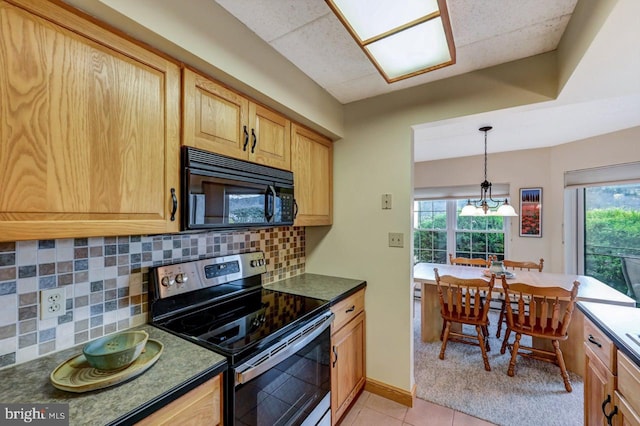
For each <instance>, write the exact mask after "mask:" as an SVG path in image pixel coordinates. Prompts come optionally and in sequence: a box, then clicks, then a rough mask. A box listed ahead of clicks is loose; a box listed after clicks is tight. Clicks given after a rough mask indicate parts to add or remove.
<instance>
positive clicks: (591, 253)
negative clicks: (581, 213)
mask: <svg viewBox="0 0 640 426" xmlns="http://www.w3.org/2000/svg"><path fill="white" fill-rule="evenodd" d="M623 256H640V211H629V210H622V209H620V208H609V209H594V210H587V211H586V213H585V274H586V275H590V276H592V277H594V278H597V279H598V280H600V281H602V282H604V283H607V284H609V285H610V286H611V287H613V288H615V289H617V290H619V291H621V292H622V293H625V294H626V293H627V285H626V283H625V280H624V276H623V274H622V260H621V257H623Z"/></svg>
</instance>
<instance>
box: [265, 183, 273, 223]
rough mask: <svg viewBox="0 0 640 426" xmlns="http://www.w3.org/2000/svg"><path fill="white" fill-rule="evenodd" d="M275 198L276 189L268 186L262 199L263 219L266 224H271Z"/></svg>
mask: <svg viewBox="0 0 640 426" xmlns="http://www.w3.org/2000/svg"><path fill="white" fill-rule="evenodd" d="M275 198H276V189H275V188H274V187H273V186H272V185H269V186H268V187H267V191H266V193H265V197H264V217H265V219H267V222H271V219H273V214H274V212H273V210H274V204H275Z"/></svg>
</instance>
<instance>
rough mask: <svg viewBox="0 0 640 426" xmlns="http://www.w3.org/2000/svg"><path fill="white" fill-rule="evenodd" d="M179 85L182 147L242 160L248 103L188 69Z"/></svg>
mask: <svg viewBox="0 0 640 426" xmlns="http://www.w3.org/2000/svg"><path fill="white" fill-rule="evenodd" d="M182 84H183V89H182V90H183V139H182V142H183V144H184V145H187V146H192V147H195V148H200V149H203V150H205V151H211V152H216V153H218V154H222V155H226V156H229V157H234V158H240V159H246V158H247V147H248V146H249V131H250V129H249V127H248V125H247V120H248V117H249V101H248V100H247V99H246V98H244V97H243V96H241V95H239V94H238V93H236V92H233V91H231V90H229V89H227V88H225V87H223V86H220V85H219V84H216V83H214V82H213V81H211V80H209V79H208V78H206V77H203V76H201V75H199V74H196V73H195V72H193V71H191V70H189V69H184V71H183V80H182Z"/></svg>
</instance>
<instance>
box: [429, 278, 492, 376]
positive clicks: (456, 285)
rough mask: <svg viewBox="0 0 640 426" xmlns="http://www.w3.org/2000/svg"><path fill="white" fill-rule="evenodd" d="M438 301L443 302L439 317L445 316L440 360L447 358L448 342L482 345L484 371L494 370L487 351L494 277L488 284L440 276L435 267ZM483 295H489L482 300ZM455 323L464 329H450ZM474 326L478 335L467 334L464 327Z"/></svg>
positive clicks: (485, 281)
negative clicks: (445, 356) (465, 325)
mask: <svg viewBox="0 0 640 426" xmlns="http://www.w3.org/2000/svg"><path fill="white" fill-rule="evenodd" d="M434 271H435V276H436V285H437V288H438V298H439V300H440V315H441V316H442V321H443V324H442V333H441V339H442V347H441V348H440V359H444V353H445V351H446V350H447V343H448V342H449V341H452V342H459V343H465V344H469V345H476V346H480V351H481V352H482V359H483V360H484V369H485V370H487V371H491V366H490V365H489V358H488V357H487V351H489V350H491V348H490V347H489V330H488V326H489V317H488V314H489V304H490V302H491V291H492V290H493V285H494V282H495V276H492V277H491V279H490V280H489V281H487V280H484V279H482V278H473V279H464V278H458V277H454V276H451V275H443V276H440V275H439V274H438V268H434ZM481 293H484V294H486V296H484V297H482V296H481ZM452 323H459V324H461V330H460V332H458V331H453V330H451V324H452ZM464 324H468V325H471V326H474V327H475V329H476V335H472V334H465V333H464V330H463V329H462V325H464Z"/></svg>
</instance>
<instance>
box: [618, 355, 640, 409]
mask: <svg viewBox="0 0 640 426" xmlns="http://www.w3.org/2000/svg"><path fill="white" fill-rule="evenodd" d="M618 391H619V392H620V394H621V395H622V396H623V397H624V398H625V399H626V401H627V402H628V403H629V405H630V406H631V408H632V409H633V411H635V412H636V413H640V398H638V395H640V368H639V367H638V366H637V365H636V364H635V363H634V362H633V361H631V360H630V359H629V358H628V357H627V356H626V355H625V354H623V353H622V352H618Z"/></svg>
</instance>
